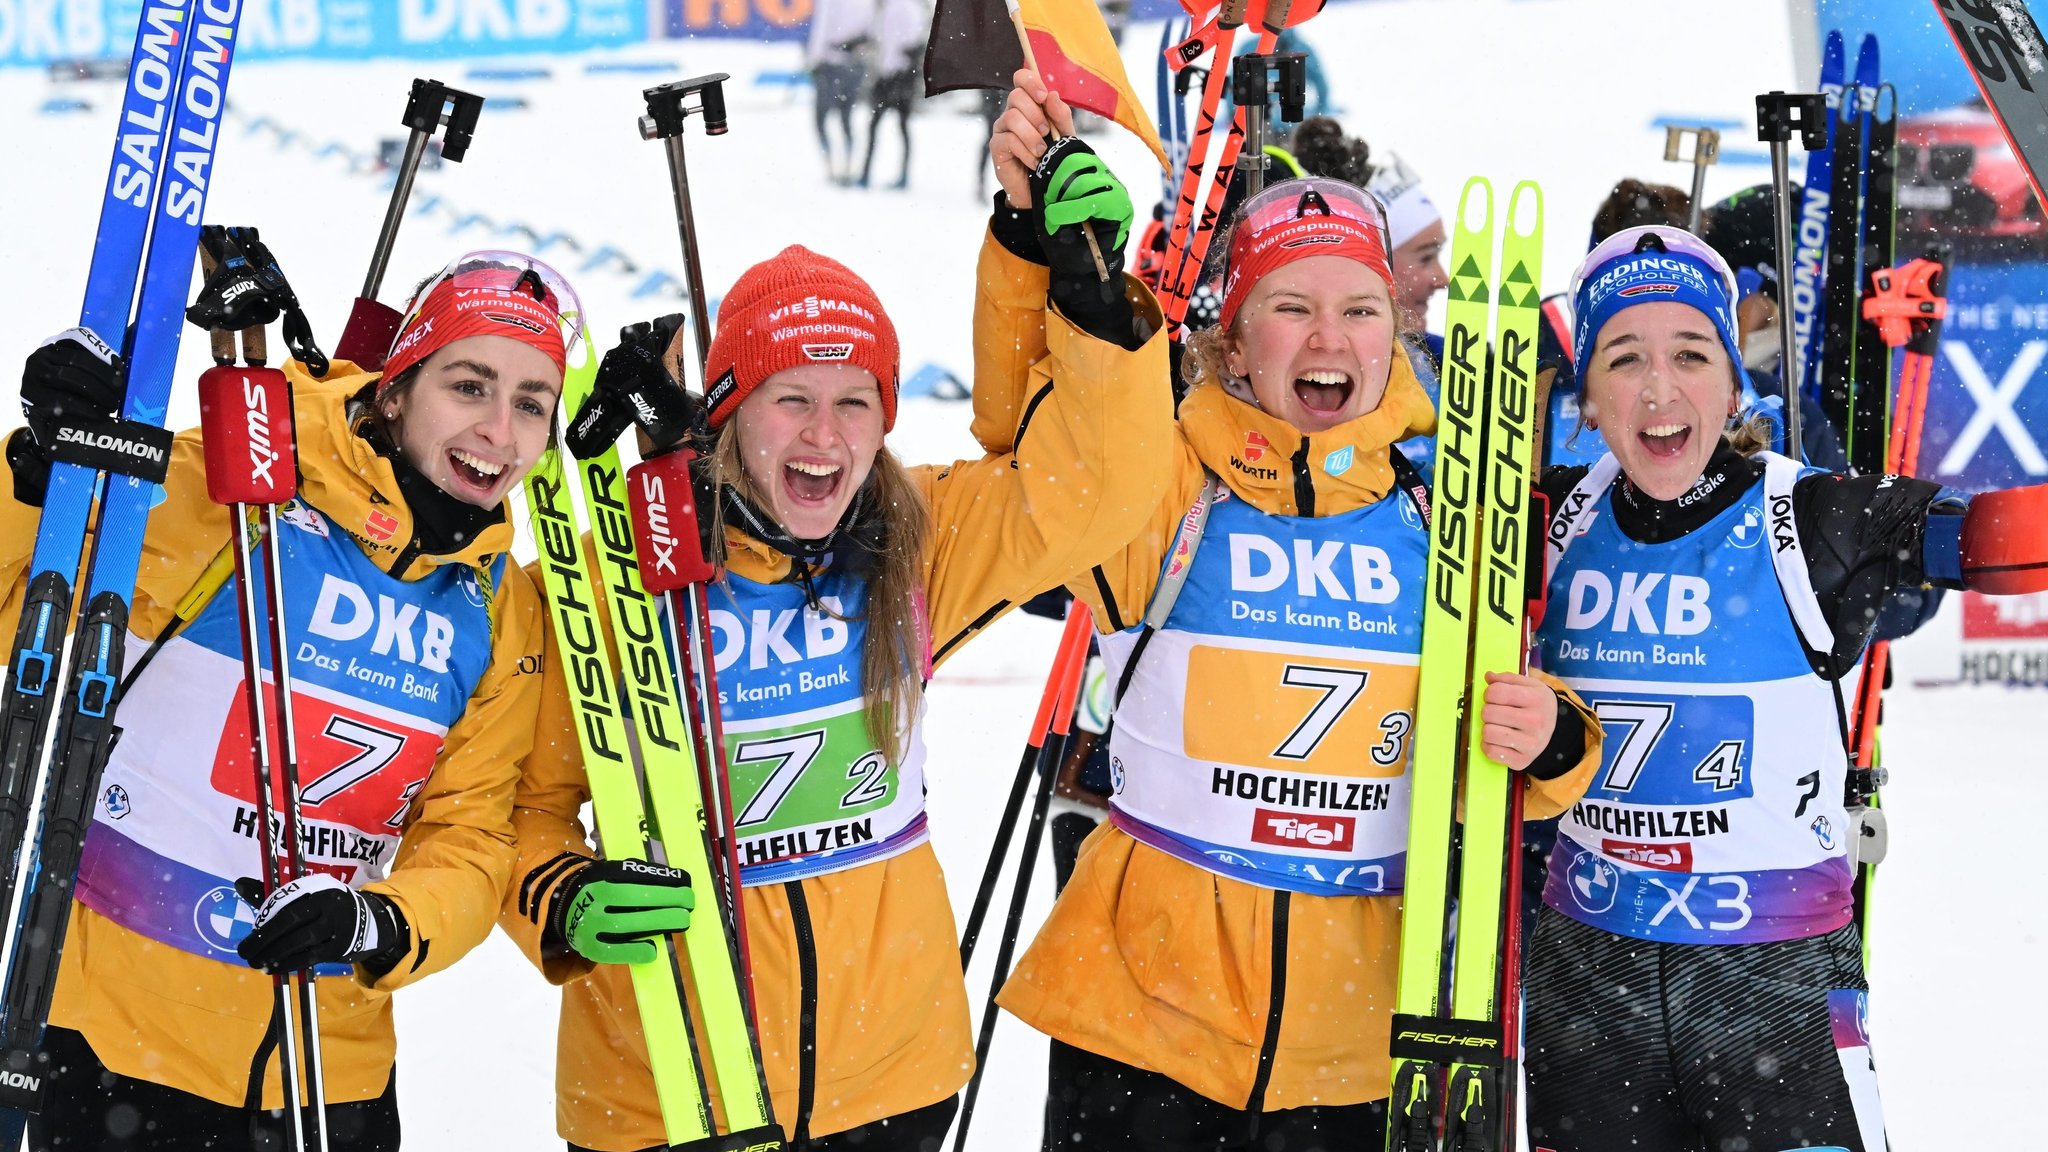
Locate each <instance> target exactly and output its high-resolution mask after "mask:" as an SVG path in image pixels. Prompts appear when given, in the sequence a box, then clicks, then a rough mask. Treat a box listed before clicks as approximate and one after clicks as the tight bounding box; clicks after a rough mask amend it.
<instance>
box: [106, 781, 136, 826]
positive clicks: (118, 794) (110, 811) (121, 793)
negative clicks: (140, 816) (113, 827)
mask: <svg viewBox="0 0 2048 1152" xmlns="http://www.w3.org/2000/svg"><path fill="white" fill-rule="evenodd" d="M104 801H105V804H106V807H107V815H108V816H109V817H110V818H112V819H115V820H119V819H120V818H121V817H123V816H126V815H127V814H128V813H130V812H132V811H134V810H135V807H134V805H132V804H130V803H129V801H128V790H127V789H126V788H123V787H121V786H120V785H119V784H109V785H107V793H106V796H105V797H104Z"/></svg>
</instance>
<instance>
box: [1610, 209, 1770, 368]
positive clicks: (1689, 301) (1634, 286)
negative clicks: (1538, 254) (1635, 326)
mask: <svg viewBox="0 0 2048 1152" xmlns="http://www.w3.org/2000/svg"><path fill="white" fill-rule="evenodd" d="M1648 239H1649V238H1648V237H1645V238H1644V242H1643V244H1642V246H1641V247H1639V248H1638V249H1637V250H1636V251H1633V252H1627V253H1624V254H1622V255H1619V256H1616V257H1614V258H1613V259H1611V260H1608V261H1606V262H1605V263H1602V264H1600V265H1599V266H1598V267H1597V268H1593V269H1586V270H1584V271H1583V273H1582V275H1581V278H1580V281H1579V290H1578V294H1577V296H1576V298H1575V299H1573V301H1572V305H1573V308H1572V311H1573V314H1574V315H1575V316H1576V318H1577V324H1576V326H1575V327H1574V329H1573V332H1572V354H1573V362H1574V363H1575V364H1577V365H1578V371H1579V376H1580V378H1581V379H1584V378H1585V376H1586V374H1587V372H1588V371H1589V370H1590V360H1589V359H1588V358H1589V357H1590V356H1591V354H1592V351H1593V341H1594V338H1595V337H1597V336H1599V334H1600V330H1601V329H1602V328H1604V327H1606V326H1607V322H1608V321H1609V320H1612V319H1614V317H1615V316H1616V315H1618V314H1619V313H1621V312H1622V311H1623V310H1625V309H1628V308H1632V307H1634V306H1635V305H1637V304H1655V303H1661V302H1664V301H1670V302H1673V303H1678V304H1684V305H1687V306H1689V307H1691V308H1694V309H1696V310H1697V311H1699V312H1700V313H1701V314H1702V315H1704V316H1706V317H1707V319H1709V320H1711V321H1713V323H1714V328H1715V330H1716V331H1718V332H1719V333H1720V334H1721V347H1723V348H1725V349H1727V351H1728V359H1729V361H1730V362H1732V363H1733V364H1734V365H1735V378H1736V385H1737V388H1738V390H1739V391H1740V392H1741V393H1742V394H1743V395H1744V396H1745V397H1747V396H1750V395H1753V394H1754V389H1753V388H1752V386H1751V385H1750V382H1749V373H1748V372H1747V371H1745V370H1744V369H1743V367H1742V343H1741V341H1739V340H1737V339H1736V336H1735V303H1734V301H1732V300H1730V299H1729V298H1728V282H1727V279H1726V278H1725V276H1724V274H1723V271H1722V269H1721V268H1719V267H1716V266H1715V265H1714V264H1712V263H1709V262H1708V261H1707V260H1705V259H1704V258H1702V257H1699V256H1694V255H1692V254H1690V253H1685V252H1674V251H1669V250H1667V249H1665V248H1663V247H1661V246H1659V245H1656V244H1650V243H1648Z"/></svg>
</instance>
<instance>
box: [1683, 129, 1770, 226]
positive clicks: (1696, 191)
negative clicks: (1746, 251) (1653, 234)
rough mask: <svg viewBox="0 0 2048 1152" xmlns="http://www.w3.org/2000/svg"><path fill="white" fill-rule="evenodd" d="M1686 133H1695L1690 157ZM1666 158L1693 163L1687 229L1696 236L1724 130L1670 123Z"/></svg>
mask: <svg viewBox="0 0 2048 1152" xmlns="http://www.w3.org/2000/svg"><path fill="white" fill-rule="evenodd" d="M1687 136H1690V137H1692V155H1691V156H1690V157H1688V156H1685V155H1684V154H1683V149H1684V146H1685V138H1686V137H1687ZM1664 159H1666V160H1668V161H1670V162H1671V163H1674V164H1683V163H1686V162H1687V161H1688V160H1689V161H1690V162H1691V163H1692V199H1691V200H1690V201H1688V202H1687V205H1686V210H1685V230H1686V231H1687V232H1690V233H1692V234H1693V235H1695V236H1697V235H1699V231H1700V197H1701V196H1703V195H1705V194H1706V191H1707V169H1708V168H1709V167H1711V166H1713V165H1715V164H1718V163H1720V162H1721V133H1719V132H1718V131H1715V130H1714V129H1712V128H1708V127H1706V126H1704V125H1702V126H1700V127H1698V128H1680V127H1679V126H1677V125H1675V124H1674V125H1671V126H1670V127H1667V128H1665V129H1664ZM1788 179H1789V177H1788Z"/></svg>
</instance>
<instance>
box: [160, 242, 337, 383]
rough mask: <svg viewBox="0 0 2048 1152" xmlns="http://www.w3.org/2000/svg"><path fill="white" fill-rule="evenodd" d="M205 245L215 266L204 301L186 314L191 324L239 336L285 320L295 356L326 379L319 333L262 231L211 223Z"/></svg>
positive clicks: (203, 292)
mask: <svg viewBox="0 0 2048 1152" xmlns="http://www.w3.org/2000/svg"><path fill="white" fill-rule="evenodd" d="M199 242H200V243H201V244H202V245H204V246H205V248H206V251H207V254H208V255H210V256H212V257H213V259H214V262H215V263H214V269H213V271H212V272H211V273H210V274H209V275H208V276H207V277H206V283H204V284H202V285H201V286H200V288H199V298H198V299H197V300H194V301H193V302H192V306H191V307H190V308H187V309H185V319H186V321H187V322H188V323H191V324H196V325H198V326H199V327H201V328H204V329H206V330H207V331H209V332H211V331H227V332H239V331H241V330H242V329H244V328H253V327H255V326H257V325H262V324H269V323H271V322H272V321H275V320H276V319H277V318H278V317H280V316H282V317H284V335H285V340H286V342H287V343H288V344H289V345H290V346H291V350H292V355H294V356H296V357H298V359H299V360H300V362H302V363H304V364H305V365H306V367H307V369H308V370H309V371H311V372H312V373H313V374H314V375H315V376H325V375H326V374H327V357H326V356H325V355H323V354H322V353H321V351H320V349H319V347H318V345H316V344H315V343H314V341H313V328H312V325H311V324H309V323H308V322H307V321H306V313H305V311H304V310H303V309H301V308H300V307H299V298H298V295H297V294H296V293H294V292H293V291H292V286H291V285H290V284H289V283H287V282H286V281H285V278H284V270H283V269H282V268H279V267H278V265H277V257H275V256H273V255H271V253H270V248H269V246H268V245H266V244H264V243H263V240H262V239H261V237H259V236H258V235H257V231H256V229H254V228H228V227H223V226H222V225H219V224H209V225H207V226H206V227H204V228H202V229H200V231H199Z"/></svg>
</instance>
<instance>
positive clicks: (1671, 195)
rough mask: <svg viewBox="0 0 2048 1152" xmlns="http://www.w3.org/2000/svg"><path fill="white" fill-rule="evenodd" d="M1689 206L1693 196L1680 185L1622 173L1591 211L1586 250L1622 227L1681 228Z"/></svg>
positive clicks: (1590, 249)
mask: <svg viewBox="0 0 2048 1152" xmlns="http://www.w3.org/2000/svg"><path fill="white" fill-rule="evenodd" d="M1691 210H1692V197H1691V196H1689V195H1687V194H1686V193H1685V192H1684V191H1683V190H1682V189H1678V188H1673V187H1672V186H1671V185H1669V184H1651V183H1648V182H1646V181H1642V180H1637V179H1636V178H1634V177H1632V176H1629V177H1623V178H1622V179H1621V180H1619V181H1616V182H1615V185H1614V190H1613V191H1611V192H1609V193H1608V194H1607V199H1605V200H1602V201H1601V202H1600V208H1599V210H1598V211H1596V212H1594V213H1593V234H1592V236H1591V237H1590V238H1589V239H1588V240H1587V241H1586V251H1588V252H1591V251H1592V250H1593V248H1594V246H1595V245H1597V244H1599V243H1600V242H1601V241H1602V240H1605V239H1607V238H1608V237H1609V236H1612V235H1614V234H1615V233H1616V232H1619V231H1621V230H1622V229H1624V228H1637V227H1641V226H1642V225H1644V224H1666V225H1669V226H1671V227H1673V228H1683V227H1685V218H1686V215H1687V214H1688V213H1689V212H1690V211H1691Z"/></svg>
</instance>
